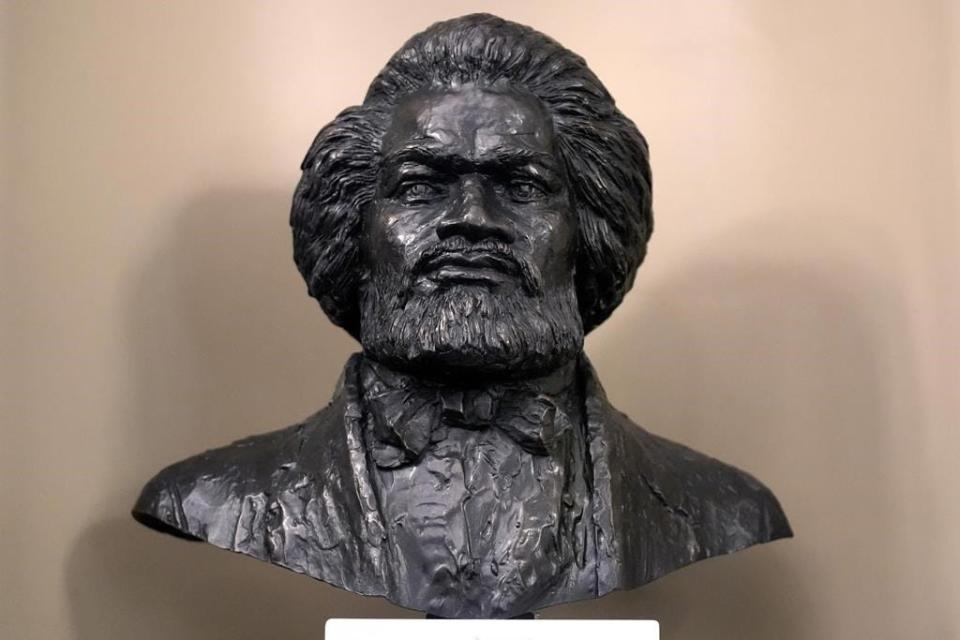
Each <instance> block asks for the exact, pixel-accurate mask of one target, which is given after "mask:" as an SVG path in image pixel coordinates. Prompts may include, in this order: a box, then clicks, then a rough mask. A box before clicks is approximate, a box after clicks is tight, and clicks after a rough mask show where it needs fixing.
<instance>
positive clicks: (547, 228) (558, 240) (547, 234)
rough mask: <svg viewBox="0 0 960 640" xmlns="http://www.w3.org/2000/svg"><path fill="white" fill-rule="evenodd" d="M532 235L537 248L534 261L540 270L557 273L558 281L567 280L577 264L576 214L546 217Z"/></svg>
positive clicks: (567, 213)
mask: <svg viewBox="0 0 960 640" xmlns="http://www.w3.org/2000/svg"><path fill="white" fill-rule="evenodd" d="M531 235H532V236H533V237H532V238H531V240H532V241H533V246H534V247H535V250H534V259H535V260H536V261H537V263H538V264H539V266H540V268H541V269H543V270H544V271H550V272H556V275H557V276H558V278H557V279H565V275H566V274H567V273H568V272H570V271H572V270H573V266H574V264H575V263H576V248H577V227H576V221H575V216H574V214H573V213H572V212H566V211H564V212H562V213H560V212H558V213H557V214H556V215H552V216H549V217H545V218H544V219H543V220H542V221H541V222H540V223H539V224H538V225H536V228H534V229H532V230H531ZM544 275H546V274H544Z"/></svg>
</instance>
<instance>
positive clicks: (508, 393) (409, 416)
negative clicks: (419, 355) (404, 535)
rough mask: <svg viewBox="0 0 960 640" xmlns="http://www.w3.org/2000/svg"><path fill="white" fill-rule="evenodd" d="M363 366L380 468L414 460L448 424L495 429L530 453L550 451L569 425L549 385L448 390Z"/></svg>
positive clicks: (373, 447)
mask: <svg viewBox="0 0 960 640" xmlns="http://www.w3.org/2000/svg"><path fill="white" fill-rule="evenodd" d="M365 364H366V366H364V367H363V368H362V369H361V372H362V373H361V382H362V388H363V400H364V404H365V405H366V407H367V412H368V415H369V416H370V418H371V421H370V423H369V424H371V427H372V428H371V431H372V434H373V438H371V442H370V443H369V445H370V450H371V454H372V456H373V459H374V462H376V464H377V466H379V467H382V468H388V469H393V468H396V467H401V466H404V465H406V464H410V463H412V462H415V461H416V460H418V459H419V458H420V456H421V455H422V454H423V452H424V451H425V450H426V449H427V448H428V447H429V446H430V445H431V444H432V443H434V442H440V441H441V440H443V439H444V438H446V437H447V433H448V431H449V429H451V428H461V429H487V428H497V429H500V430H501V431H503V432H504V433H506V434H507V435H508V436H509V437H510V438H512V439H513V440H514V441H515V442H516V443H517V444H518V445H519V446H520V447H521V448H523V449H524V450H525V451H527V452H529V453H531V454H534V455H548V454H550V453H551V452H553V451H554V450H555V449H556V447H557V445H558V443H559V441H560V439H561V437H562V436H563V435H564V434H565V433H567V432H568V431H570V430H571V429H572V428H573V425H572V424H571V422H570V418H569V417H568V416H567V414H566V412H564V411H563V409H562V408H561V407H560V405H558V403H557V401H556V400H555V398H556V397H557V394H552V393H548V392H547V388H548V387H549V386H550V385H549V384H548V385H535V384H532V383H516V384H507V385H493V386H490V387H486V388H475V389H453V388H450V387H446V386H441V385H435V384H428V383H424V382H422V381H419V380H415V379H413V378H411V377H410V376H407V375H403V374H400V373H397V372H395V371H392V370H390V369H387V368H386V367H384V366H383V365H380V364H378V363H376V362H372V361H370V360H366V362H365ZM553 386H556V385H555V384H554V385H553ZM569 386H572V385H568V387H569ZM564 390H565V389H561V390H560V392H561V393H562V392H563V391H564Z"/></svg>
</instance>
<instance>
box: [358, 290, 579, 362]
mask: <svg viewBox="0 0 960 640" xmlns="http://www.w3.org/2000/svg"><path fill="white" fill-rule="evenodd" d="M387 289H388V291H384V288H379V289H374V288H372V287H371V288H370V289H369V293H367V292H365V294H364V296H363V310H362V311H363V313H362V317H363V318H364V323H363V326H362V327H361V343H362V345H363V349H364V352H365V353H366V354H367V355H368V356H370V357H371V358H373V359H374V360H377V361H379V362H382V363H384V364H386V365H388V366H391V367H394V368H398V369H403V370H407V371H410V372H412V373H416V374H418V375H421V376H426V377H434V378H442V377H444V376H447V375H455V376H457V377H458V378H468V379H469V378H490V377H496V378H498V379H516V378H525V377H533V376H537V375H542V374H544V373H548V372H550V371H552V370H554V369H556V368H557V367H559V366H561V365H563V364H565V363H566V362H569V361H570V360H571V359H573V358H575V357H577V356H578V355H579V354H580V352H581V351H582V350H583V324H582V322H581V320H580V314H579V312H578V310H577V299H576V293H575V290H574V288H573V286H572V285H571V286H569V287H564V288H562V289H560V290H558V291H552V292H547V293H546V294H544V295H540V296H530V295H528V294H525V293H523V292H520V291H518V290H517V291H510V292H496V291H491V290H489V289H487V288H485V287H458V288H455V289H449V290H445V291H434V292H432V293H430V294H422V295H421V294H413V295H394V294H392V293H390V291H389V288H387Z"/></svg>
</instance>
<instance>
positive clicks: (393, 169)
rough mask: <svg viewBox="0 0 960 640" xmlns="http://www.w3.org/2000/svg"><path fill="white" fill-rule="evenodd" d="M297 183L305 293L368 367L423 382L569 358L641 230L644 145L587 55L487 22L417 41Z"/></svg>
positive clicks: (328, 137) (611, 297) (627, 262)
mask: <svg viewBox="0 0 960 640" xmlns="http://www.w3.org/2000/svg"><path fill="white" fill-rule="evenodd" d="M302 169H303V176H302V178H301V180H300V184H299V186H298V188H297V191H296V194H295V196H294V203H293V211H292V215H291V224H292V226H293V233H294V258H295V260H296V263H297V266H298V267H299V269H300V272H301V273H302V274H303V276H304V278H305V279H306V281H307V285H308V289H309V291H310V294H311V295H312V296H314V297H315V298H316V299H317V300H318V301H319V302H320V305H321V307H322V308H323V310H324V311H325V312H326V313H327V315H328V316H329V317H330V319H331V320H332V321H333V322H334V323H336V324H337V325H339V326H341V327H343V328H344V329H346V330H347V331H348V332H350V334H351V335H353V336H354V337H356V338H358V339H359V340H360V342H361V344H362V345H363V348H364V351H365V352H366V353H367V354H368V355H370V356H371V357H374V358H375V359H378V360H380V361H383V362H385V363H387V364H391V365H393V366H397V367H400V368H407V369H413V370H417V371H421V372H427V373H433V374H441V375H442V374H448V373H456V374H459V375H470V376H483V375H488V374H496V375H498V376H505V375H515V376H523V375H533V374H536V373H540V372H545V371H548V370H550V369H552V368H554V367H556V366H558V365H560V364H563V363H564V362H566V361H568V360H570V359H571V358H573V357H574V356H576V355H577V354H578V353H579V352H580V351H581V349H582V347H583V336H584V334H585V333H586V332H588V331H590V330H591V329H593V328H594V327H596V326H597V325H599V324H600V323H601V322H603V320H605V319H606V318H607V317H608V316H609V315H610V313H612V312H613V310H614V309H615V308H616V307H617V305H619V304H620V302H621V300H622V299H623V296H624V294H625V293H626V292H627V290H628V289H629V288H630V286H631V285H632V283H633V278H634V274H635V273H636V270H637V268H638V267H639V265H640V263H641V262H642V261H643V257H644V255H645V251H646V243H647V240H648V239H649V236H650V233H651V231H652V227H653V220H652V214H651V180H650V167H649V162H648V155H647V146H646V143H645V141H644V139H643V137H642V136H641V134H640V132H639V131H638V130H637V129H636V127H635V126H634V125H633V123H632V122H631V121H630V120H629V119H627V118H626V117H625V116H623V114H621V113H620V111H619V110H618V109H617V108H616V106H615V105H614V101H613V99H612V98H611V96H610V95H609V94H608V93H607V91H606V89H605V88H604V87H603V85H602V84H601V83H600V81H599V80H598V79H597V78H596V76H594V74H593V73H592V72H591V71H590V70H589V69H588V68H587V66H586V63H585V62H584V61H583V59H582V58H580V57H579V56H577V55H576V54H574V53H572V52H570V51H568V50H566V49H564V48H563V47H562V46H560V45H559V44H557V43H556V42H555V41H553V40H551V39H550V38H548V37H547V36H544V35H543V34H540V33H538V32H536V31H534V30H533V29H530V28H529V27H525V26H522V25H518V24H515V23H511V22H506V21H504V20H501V19H499V18H496V17H493V16H489V15H473V16H465V17H463V18H458V19H455V20H450V21H447V22H442V23H438V24H436V25H433V26H432V27H430V28H429V29H427V30H426V31H424V32H422V33H420V34H418V35H416V36H414V37H413V38H412V39H411V40H410V41H409V42H407V43H406V44H405V45H404V46H403V47H402V48H401V49H400V51H398V52H397V53H396V54H395V55H394V56H393V57H392V58H391V59H390V61H389V62H388V63H387V66H386V67H385V68H384V70H383V71H382V72H381V73H380V75H379V76H377V78H376V79H375V80H374V81H373V83H372V85H371V86H370V89H369V91H368V93H367V96H366V99H365V100H364V102H363V104H362V105H360V106H357V107H351V108H349V109H347V110H345V111H344V112H343V113H341V114H340V115H339V116H337V118H336V119H335V120H334V121H333V122H332V123H330V124H329V125H327V126H326V127H325V128H324V129H323V130H321V131H320V133H319V134H318V136H317V138H316V139H315V140H314V142H313V144H312V146H311V148H310V150H309V152H308V153H307V156H306V159H305V160H304V162H303V165H302Z"/></svg>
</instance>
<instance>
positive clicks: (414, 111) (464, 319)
mask: <svg viewBox="0 0 960 640" xmlns="http://www.w3.org/2000/svg"><path fill="white" fill-rule="evenodd" d="M381 157H382V159H383V160H382V165H381V167H380V171H379V181H378V185H377V196H376V199H375V202H374V204H373V205H372V206H371V207H369V208H368V210H367V211H365V212H364V219H363V224H364V233H363V236H364V246H363V250H364V260H365V265H366V273H365V279H364V284H363V287H362V289H363V296H362V305H363V309H362V318H363V321H362V326H361V341H362V343H363V346H364V349H365V350H366V351H367V353H368V354H369V355H371V356H373V357H375V358H378V359H380V360H382V361H386V362H389V363H391V364H393V365H395V366H401V367H407V368H411V367H412V368H417V369H421V370H428V369H435V372H438V373H439V372H449V371H451V370H453V369H463V370H465V371H469V372H471V373H472V374H475V375H476V374H483V373H497V374H498V375H501V376H502V375H505V374H509V373H515V374H518V375H519V374H529V373H536V372H538V371H545V370H547V369H550V368H552V367H555V366H557V365H559V364H562V363H563V362H564V361H566V360H569V359H570V358H572V357H573V356H575V355H576V354H577V353H579V352H580V350H581V349H582V344H583V328H582V324H581V321H580V317H579V313H578V312H577V302H576V292H575V289H574V284H573V275H574V265H575V261H576V255H575V249H576V231H577V229H576V216H575V213H574V210H573V207H572V206H571V204H570V199H569V194H568V189H567V186H566V177H565V176H564V174H563V170H562V167H561V165H560V163H559V160H558V158H557V154H556V150H555V140H554V133H553V126H552V122H551V120H550V117H549V116H548V114H547V113H546V111H545V110H544V108H543V107H542V105H541V104H540V102H539V101H538V100H537V99H535V98H533V97H531V96H527V95H525V94H521V93H518V92H515V91H512V90H509V89H507V88H503V89H497V88H480V87H477V86H473V85H466V86H463V87H461V88H459V89H456V90H448V91H445V92H437V93H420V94H415V95H412V96H409V97H408V98H406V99H405V100H404V101H402V102H401V103H400V104H398V105H397V107H396V109H395V111H394V114H393V119H392V121H391V124H390V126H389V128H388V130H387V132H386V134H385V136H384V139H383V142H382V146H381Z"/></svg>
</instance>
